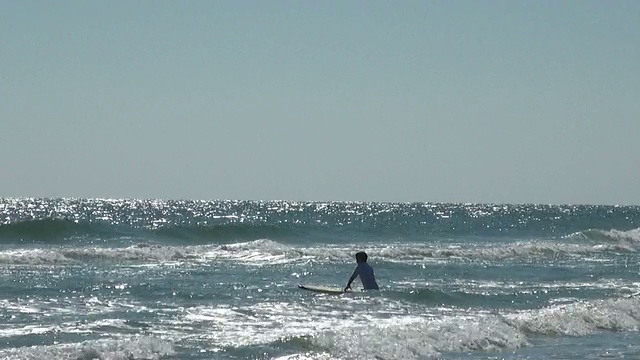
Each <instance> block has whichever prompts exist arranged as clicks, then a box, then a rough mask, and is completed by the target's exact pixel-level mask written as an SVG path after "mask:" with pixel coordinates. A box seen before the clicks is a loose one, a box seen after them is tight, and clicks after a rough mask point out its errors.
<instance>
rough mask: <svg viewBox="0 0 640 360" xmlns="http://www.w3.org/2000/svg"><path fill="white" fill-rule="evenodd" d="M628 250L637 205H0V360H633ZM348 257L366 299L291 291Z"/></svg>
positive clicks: (632, 248)
mask: <svg viewBox="0 0 640 360" xmlns="http://www.w3.org/2000/svg"><path fill="white" fill-rule="evenodd" d="M638 250H640V207H638V206H591V205H535V204H514V205H509V204H431V203H364V202H292V201H173V200H135V199H43V198H34V199H30V198H20V199H0V274H1V275H0V358H1V359H73V360H77V359H238V358H240V359H245V358H246V359H550V358H555V359H601V358H616V359H618V358H631V359H634V358H639V357H640V345H638V344H640V331H639V330H640V295H638V293H639V292H640V262H639V261H640V256H639V254H638ZM357 251H366V252H367V253H368V255H369V263H370V264H371V266H372V267H373V268H374V270H375V273H376V277H377V280H378V284H379V285H380V288H381V290H380V291H377V292H363V291H358V286H359V283H358V281H357V280H356V282H355V283H354V284H356V285H357V286H355V288H356V291H354V292H353V293H348V294H343V295H339V296H335V295H322V294H317V293H311V292H306V291H303V290H300V289H298V287H297V285H298V284H315V285H325V286H344V285H345V283H346V281H347V279H348V277H349V275H350V274H351V272H352V271H353V268H354V267H355V259H354V254H355V253H356V252H357Z"/></svg>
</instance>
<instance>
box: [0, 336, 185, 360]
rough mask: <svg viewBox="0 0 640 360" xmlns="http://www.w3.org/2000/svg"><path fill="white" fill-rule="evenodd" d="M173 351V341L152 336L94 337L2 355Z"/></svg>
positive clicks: (124, 358)
mask: <svg viewBox="0 0 640 360" xmlns="http://www.w3.org/2000/svg"><path fill="white" fill-rule="evenodd" d="M173 354H175V351H174V349H173V345H172V344H171V343H169V342H167V341H164V340H160V339H156V338H150V337H135V338H130V339H118V340H95V341H86V342H82V343H68V344H57V345H40V346H31V347H19V348H12V349H6V350H0V357H1V358H2V359H6V360H27V359H59V360H92V359H110V360H138V359H145V360H157V359H162V358H164V357H166V356H169V355H173Z"/></svg>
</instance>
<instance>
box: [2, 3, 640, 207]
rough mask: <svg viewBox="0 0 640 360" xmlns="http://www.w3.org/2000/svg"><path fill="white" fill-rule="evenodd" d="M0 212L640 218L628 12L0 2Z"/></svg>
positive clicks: (639, 135)
mask: <svg viewBox="0 0 640 360" xmlns="http://www.w3.org/2000/svg"><path fill="white" fill-rule="evenodd" d="M0 154H1V160H0V169H1V170H0V171H1V172H0V196H3V197H22V196H29V197H32V196H33V197H40V196H46V197H58V196H61V197H114V198H120V197H128V198H131V197H133V198H179V199H253V200H255V199H264V200H267V199H288V200H363V201H431V202H498V203H505V202H506V203H522V202H526V203H555V204H557V203H573V204H576V203H581V204H584V203H589V204H640V1H511V0H509V1H476V0H473V1H471V0H470V1H408V0H407V1H188V2H182V1H135V2H133V1H101V2H98V1H56V2H52V1H10V0H7V1H2V2H0Z"/></svg>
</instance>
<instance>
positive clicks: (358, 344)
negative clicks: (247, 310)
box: [314, 298, 640, 359]
mask: <svg viewBox="0 0 640 360" xmlns="http://www.w3.org/2000/svg"><path fill="white" fill-rule="evenodd" d="M638 330H640V299H638V298H624V299H607V300H594V301H588V302H578V303H572V304H567V305H560V306H553V307H549V308H544V309H539V310H525V311H520V312H516V313H511V314H497V313H473V314H472V313H468V314H466V313H458V314H455V315H445V316H438V317H433V318H424V317H406V318H394V319H390V320H389V321H388V322H381V321H376V322H372V323H371V324H370V325H368V326H358V327H353V328H347V329H343V330H336V331H330V332H327V333H324V334H321V335H319V336H317V337H314V342H315V343H316V345H317V346H319V347H321V348H323V349H325V350H326V351H328V352H330V353H331V354H332V355H334V356H337V357H339V358H343V359H364V358H401V359H416V358H436V357H439V356H441V354H442V353H448V352H455V353H461V352H469V351H500V350H505V349H511V350H513V349H518V348H521V347H525V346H529V345H531V338H532V337H538V336H558V335H561V336H573V337H576V336H587V335H591V334H594V333H597V332H599V331H612V332H624V331H638Z"/></svg>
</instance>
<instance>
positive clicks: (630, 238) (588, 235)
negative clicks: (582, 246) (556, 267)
mask: <svg viewBox="0 0 640 360" xmlns="http://www.w3.org/2000/svg"><path fill="white" fill-rule="evenodd" d="M567 238H569V239H584V240H588V241H592V242H596V243H617V244H623V245H631V246H633V245H636V246H637V245H640V228H638V229H633V230H628V231H621V230H615V229H612V230H597V229H589V230H584V231H580V232H577V233H573V234H570V235H569V236H567Z"/></svg>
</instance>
